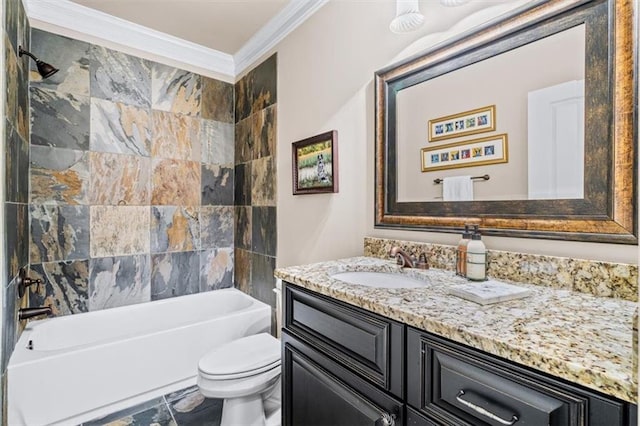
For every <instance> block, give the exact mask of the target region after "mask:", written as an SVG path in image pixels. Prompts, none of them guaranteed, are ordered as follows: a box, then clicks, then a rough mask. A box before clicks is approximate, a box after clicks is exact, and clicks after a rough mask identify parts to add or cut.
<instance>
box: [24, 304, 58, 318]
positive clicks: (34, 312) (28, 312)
mask: <svg viewBox="0 0 640 426" xmlns="http://www.w3.org/2000/svg"><path fill="white" fill-rule="evenodd" d="M51 314H52V311H51V307H49V306H42V307H39V308H22V309H18V319H19V320H20V321H23V320H26V319H29V318H33V317H37V316H40V315H51Z"/></svg>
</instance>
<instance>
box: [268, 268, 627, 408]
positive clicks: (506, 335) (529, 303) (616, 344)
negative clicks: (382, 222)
mask: <svg viewBox="0 0 640 426" xmlns="http://www.w3.org/2000/svg"><path fill="white" fill-rule="evenodd" d="M346 271H389V272H392V271H394V272H401V273H404V274H407V275H408V276H411V277H414V278H419V279H425V280H426V281H428V284H427V285H426V286H425V287H422V288H402V289H389V288H373V287H365V286H360V285H355V284H347V283H345V282H342V281H339V280H337V279H333V278H331V277H330V275H332V274H335V273H337V272H346ZM275 275H276V277H278V278H281V279H282V280H284V281H288V282H291V283H293V284H296V285H299V286H301V287H304V288H306V289H309V290H312V291H314V292H317V293H320V294H324V295H327V296H330V297H332V298H334V299H337V300H341V301H343V302H346V303H349V304H351V305H354V306H358V307H360V308H363V309H366V310H368V311H371V312H375V313H377V314H380V315H383V316H385V317H387V318H391V319H394V320H396V321H399V322H403V323H405V324H408V325H410V326H413V327H416V328H418V329H421V330H425V331H428V332H431V333H434V334H437V335H440V336H443V337H446V338H449V339H451V340H454V341H456V342H460V343H463V344H466V345H469V346H472V347H474V348H478V349H481V350H483V351H485V352H488V353H490V354H493V355H497V356H499V357H502V358H506V359H509V360H511V361H514V362H516V363H519V364H523V365H526V366H529V367H532V368H535V369H537V370H540V371H544V372H546V373H548V374H550V375H553V376H556V377H561V378H563V379H566V380H569V381H571V382H575V383H578V384H580V385H583V386H585V387H588V388H591V389H595V390H597V391H600V392H602V393H605V394H608V395H611V396H614V397H617V398H620V399H623V400H625V401H629V402H632V403H636V401H637V380H636V372H635V371H633V370H634V367H633V365H632V363H633V362H632V334H633V331H632V319H633V315H634V312H635V309H636V304H635V303H633V302H629V301H625V300H621V299H613V298H602V297H595V296H591V295H587V294H584V293H578V292H573V291H570V290H558V289H553V288H549V287H542V286H537V285H529V284H522V283H518V284H517V285H518V286H521V287H524V288H528V289H530V290H531V295H530V296H528V297H527V298H524V299H518V300H510V301H507V302H499V303H496V304H490V305H480V304H477V303H474V302H470V301H466V300H464V299H461V298H458V297H456V296H453V295H451V294H449V293H448V291H449V290H448V287H449V286H451V285H455V284H464V283H468V281H467V280H466V279H464V278H461V277H458V276H456V275H455V273H453V272H451V271H445V270H438V269H430V270H427V271H421V270H417V269H405V270H400V268H399V267H398V266H397V265H396V264H395V263H394V262H392V261H388V260H383V259H378V258H372V257H354V258H348V259H340V260H334V261H328V262H321V263H315V264H309V265H302V266H291V267H286V268H278V269H276V271H275ZM425 277H426V278H425ZM502 281H505V280H502ZM505 282H506V281H505Z"/></svg>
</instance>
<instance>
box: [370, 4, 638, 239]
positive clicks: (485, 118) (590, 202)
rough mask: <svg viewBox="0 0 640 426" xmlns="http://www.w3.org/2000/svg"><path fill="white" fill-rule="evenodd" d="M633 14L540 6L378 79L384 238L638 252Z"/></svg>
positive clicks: (616, 8) (629, 9)
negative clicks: (405, 234) (549, 242)
mask: <svg viewBox="0 0 640 426" xmlns="http://www.w3.org/2000/svg"><path fill="white" fill-rule="evenodd" d="M633 4H634V3H633V1H632V0H592V1H589V0H586V1H585V0H558V1H535V2H532V3H528V4H527V5H526V6H525V7H522V8H520V9H517V10H515V11H514V12H512V13H510V14H509V15H508V16H503V17H500V18H498V19H496V20H494V21H491V22H488V23H486V24H484V25H483V26H481V27H479V28H477V29H475V30H473V31H472V32H468V33H465V34H462V35H460V36H458V37H456V38H455V39H452V40H448V41H447V42H445V43H442V44H439V45H436V46H434V47H432V48H430V49H429V50H428V51H426V52H423V53H421V54H418V55H416V56H414V57H411V58H408V59H406V60H404V61H402V62H401V63H398V64H395V65H392V66H390V67H387V68H385V69H382V70H380V71H378V72H376V75H375V91H376V102H375V104H376V165H375V168H376V185H375V186H376V197H375V200H376V206H375V209H376V211H375V220H376V223H375V226H376V227H379V228H403V229H415V230H425V231H439V232H456V233H457V232H460V230H461V229H462V228H463V226H464V224H465V223H475V224H478V225H480V227H481V229H482V231H483V233H484V234H489V235H505V236H517V237H525V236H529V237H535V238H550V239H565V240H576V241H595V242H612V243H624V244H637V241H638V240H637V223H636V222H637V221H636V217H637V211H636V208H637V207H636V192H637V191H636V186H635V185H636V173H637V160H636V158H637V153H636V149H637V147H636V145H637V139H636V138H637V135H636V127H637V122H636V118H637V111H636V106H635V105H636V94H637V87H636V80H635V77H634V70H635V69H636V66H637V65H636V64H634V63H633V59H634V55H633V52H635V45H634V43H635V39H634V29H633V16H634V11H633ZM452 177H458V178H463V180H465V179H467V177H470V178H474V179H472V180H471V179H469V180H471V182H472V183H471V187H472V192H473V195H472V198H471V200H470V199H469V198H468V197H467V198H466V199H465V197H463V198H462V200H456V198H455V197H454V198H451V194H452V191H451V186H448V187H447V191H446V192H445V191H443V186H444V182H443V179H448V178H452ZM475 178H478V179H475ZM449 182H451V181H448V182H447V185H450V183H449ZM463 186H464V185H463ZM467 186H468V185H467ZM466 189H468V188H466ZM462 192H463V193H464V192H465V191H464V188H463V191H462ZM453 194H454V195H455V188H454V191H453ZM467 195H468V194H467Z"/></svg>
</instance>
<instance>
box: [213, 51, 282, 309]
mask: <svg viewBox="0 0 640 426" xmlns="http://www.w3.org/2000/svg"><path fill="white" fill-rule="evenodd" d="M276 83H277V56H276V55H275V54H274V55H273V56H271V57H269V58H268V59H266V60H265V61H264V62H263V63H261V64H260V65H258V66H257V67H256V68H254V69H253V70H251V71H250V72H249V73H248V74H247V75H245V76H244V77H243V78H241V79H240V80H239V81H238V82H237V83H236V85H235V97H236V103H235V140H236V142H235V205H236V207H235V223H234V227H235V264H236V269H235V278H234V283H235V286H236V287H237V288H239V289H241V290H243V291H245V292H247V293H249V294H250V295H251V296H253V297H255V298H257V299H259V300H261V301H263V302H265V303H268V304H269V305H271V306H272V308H273V309H274V310H275V295H274V293H273V291H272V290H273V288H274V287H275V279H274V277H273V271H274V269H275V265H276V256H277V252H276V248H277V240H276V195H277V192H276V157H275V155H276V152H275V147H276V126H277V117H276V115H277V90H276ZM218 175H221V172H220V173H218Z"/></svg>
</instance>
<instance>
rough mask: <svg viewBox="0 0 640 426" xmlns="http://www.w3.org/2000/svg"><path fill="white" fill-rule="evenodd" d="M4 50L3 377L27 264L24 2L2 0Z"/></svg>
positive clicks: (15, 332) (16, 328)
mask: <svg viewBox="0 0 640 426" xmlns="http://www.w3.org/2000/svg"><path fill="white" fill-rule="evenodd" d="M0 8H2V10H3V11H4V13H3V15H2V16H3V17H4V19H3V21H2V31H1V32H0V34H1V35H2V55H4V56H3V57H4V62H3V64H4V70H3V72H4V75H5V87H3V90H5V96H3V99H2V100H0V102H3V103H4V113H3V114H2V118H1V119H2V121H3V128H4V134H3V135H2V140H3V143H2V144H1V145H0V146H2V149H3V150H4V158H5V160H4V161H5V162H4V164H3V165H2V167H1V168H0V170H2V171H1V173H2V174H3V176H2V181H1V183H0V184H1V185H4V194H5V195H4V199H3V200H0V202H2V203H4V209H3V211H4V215H3V216H4V217H3V218H2V220H3V221H4V228H5V230H6V234H5V237H4V241H3V248H1V249H0V261H1V262H4V268H5V271H6V275H5V276H3V277H2V280H1V281H0V282H1V284H0V287H1V291H2V302H3V308H2V316H3V317H2V337H1V340H0V348H1V349H0V376H1V382H0V383H3V386H4V383H6V368H7V363H8V362H9V357H10V356H11V353H12V352H13V348H14V347H15V344H16V342H17V340H18V337H19V335H20V331H21V330H20V325H19V324H18V320H17V312H18V309H19V308H20V307H21V304H23V303H25V304H26V297H25V298H23V299H22V300H18V296H17V288H16V287H17V286H16V284H15V278H16V276H17V275H18V271H19V269H20V268H26V267H28V264H29V206H28V202H29V178H28V176H29V92H28V87H29V84H28V83H29V58H27V57H26V56H23V57H22V58H19V57H18V46H23V47H28V46H29V45H30V31H31V30H30V26H29V22H28V20H27V17H26V13H25V10H24V6H23V2H21V1H12V0H2V4H1V5H0ZM1 393H2V406H3V410H2V413H0V423H2V424H4V423H5V421H4V412H6V409H5V408H6V397H5V395H6V393H5V392H4V391H2V392H1Z"/></svg>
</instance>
